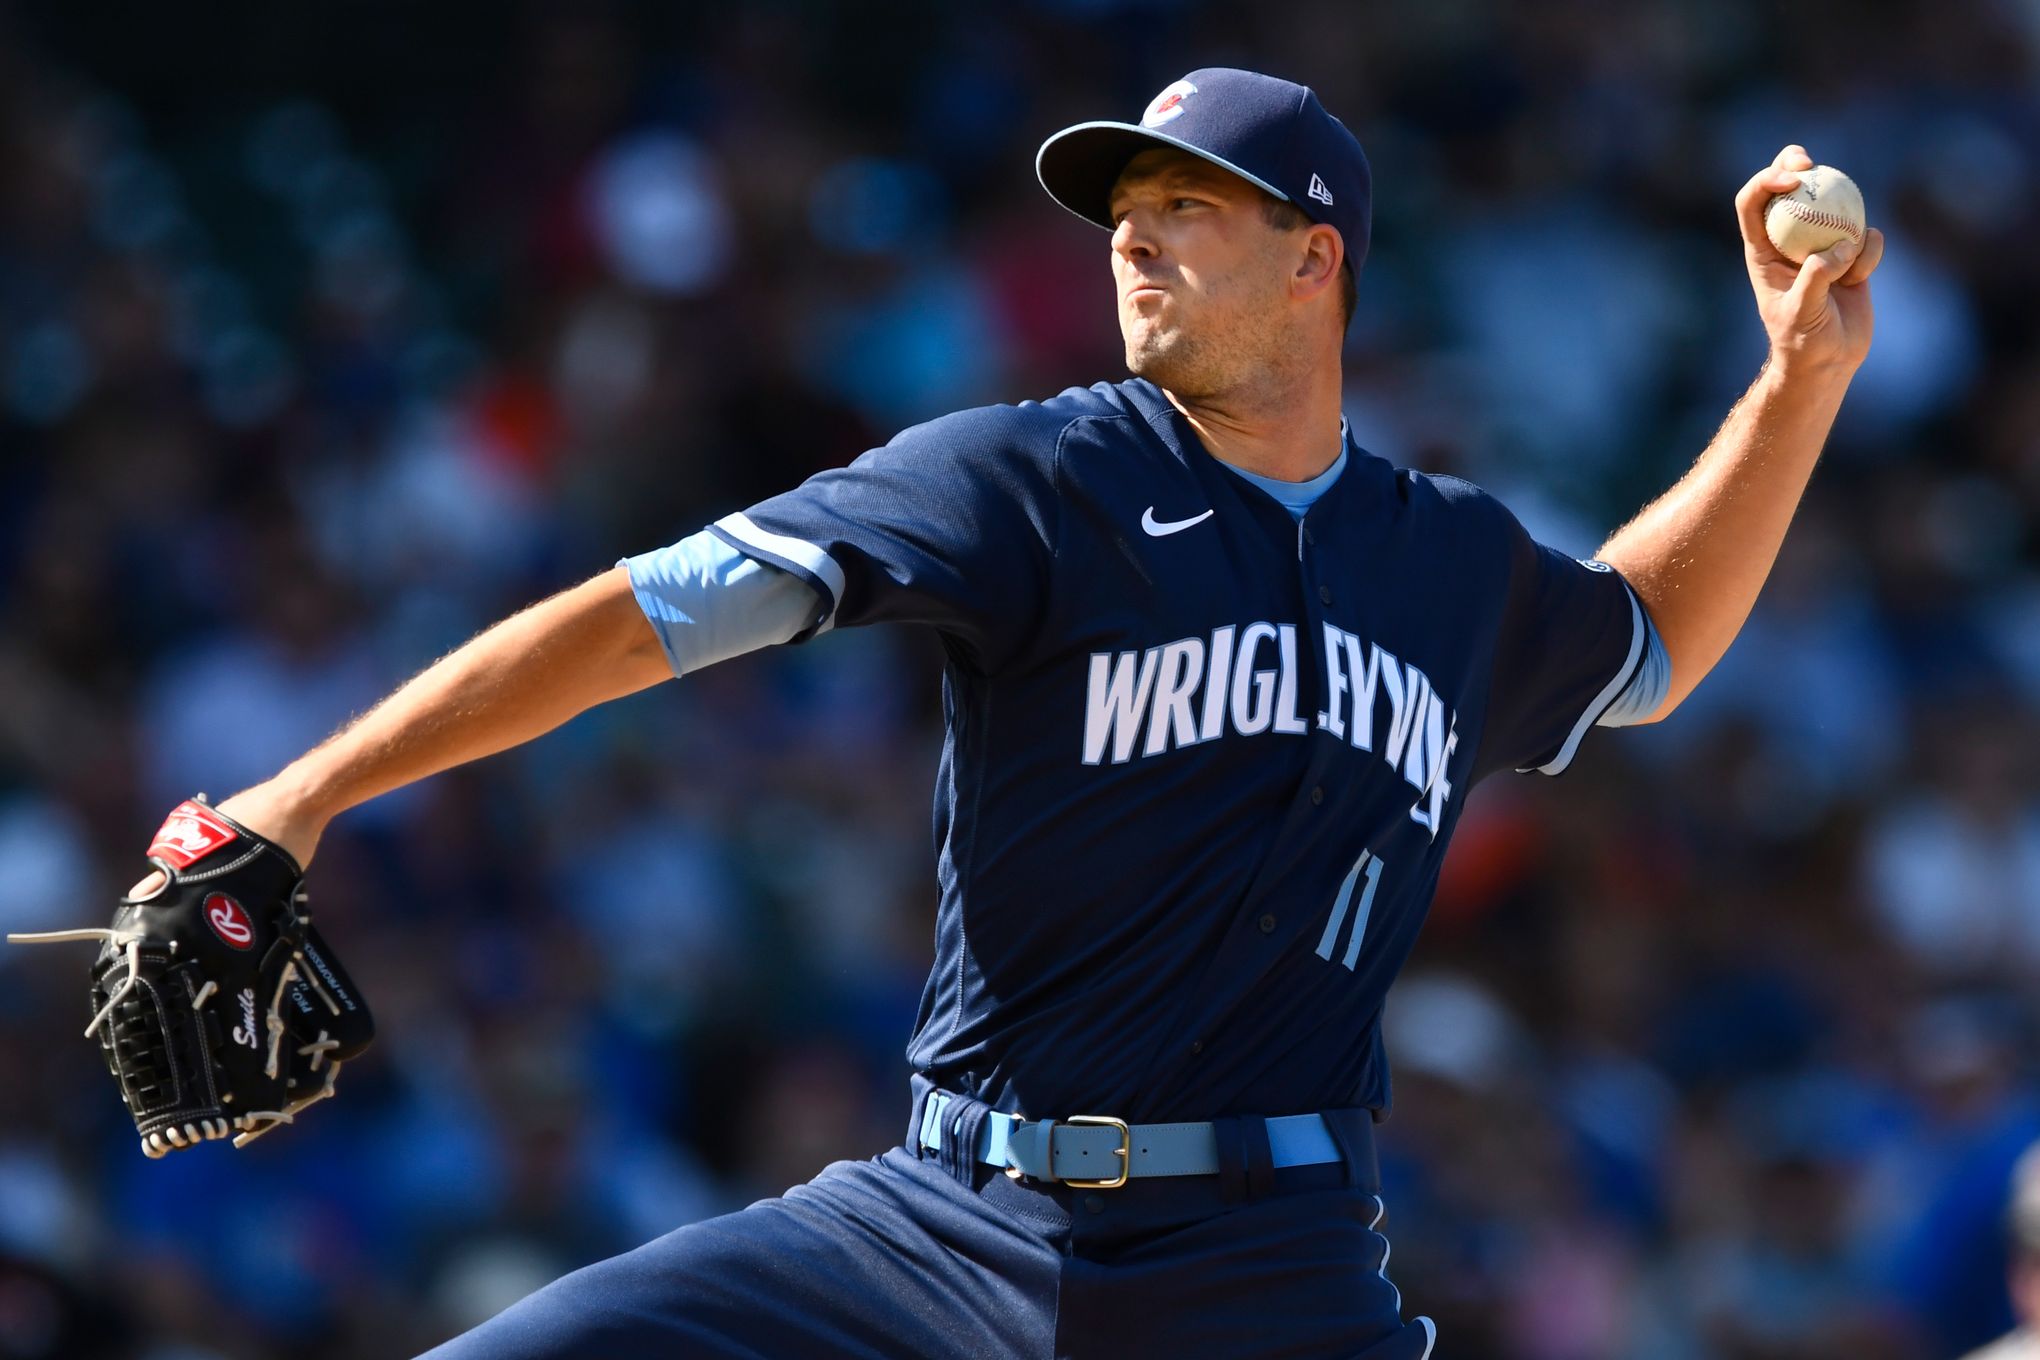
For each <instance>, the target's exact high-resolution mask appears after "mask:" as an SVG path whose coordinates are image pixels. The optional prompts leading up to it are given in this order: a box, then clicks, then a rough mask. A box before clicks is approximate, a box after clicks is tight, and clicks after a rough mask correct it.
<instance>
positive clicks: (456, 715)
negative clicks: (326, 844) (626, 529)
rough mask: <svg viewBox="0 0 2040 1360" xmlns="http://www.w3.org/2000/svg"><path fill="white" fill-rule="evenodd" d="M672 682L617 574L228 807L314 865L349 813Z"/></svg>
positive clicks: (455, 659)
mask: <svg viewBox="0 0 2040 1360" xmlns="http://www.w3.org/2000/svg"><path fill="white" fill-rule="evenodd" d="M672 675H673V670H672V668H671V666H670V664H669V663H668V661H667V657H666V653H665V651H664V649H663V648H662V647H661V645H660V642H659V638H658V635H657V634H656V633H655V632H654V631H653V629H652V626H651V624H650V623H649V622H648V621H647V619H646V617H645V613H644V611H643V609H641V608H640V607H639V605H638V602H637V600H636V598H635V597H634V595H633V592H632V589H631V581H630V575H629V573H628V572H627V571H626V570H625V569H624V568H623V567H620V566H618V567H613V568H611V569H610V570H608V571H605V572H603V573H602V574H601V575H599V576H596V577H593V578H591V579H590V580H587V581H584V582H582V583H581V584H580V585H577V586H574V587H572V588H571V589H568V590H563V591H561V592H560V593H559V594H557V595H554V596H551V597H550V598H548V599H545V600H541V601H540V602H539V603H537V604H534V605H532V606H531V607H530V608H528V609H525V610H523V611H521V612H519V613H517V614H513V615H512V616H511V617H509V618H507V619H505V620H503V621H502V622H501V623H498V624H496V625H495V626H494V627H492V628H489V629H488V630H486V631H485V632H483V633H481V634H480V635H478V636H477V637H475V638H474V639H473V640H471V641H469V642H468V643H466V644H465V645H464V646H462V647H460V648H459V649H458V650H456V651H454V652H451V653H449V654H448V655H447V656H445V657H442V658H441V659H440V660H438V661H436V662H434V663H433V664H432V665H431V666H428V667H427V668H426V669H425V670H423V671H422V672H420V673H419V674H418V675H416V676H414V677H412V679H411V680H410V681H408V682H407V683H405V684H404V685H403V686H402V687H401V688H399V689H398V690H397V691H396V692H395V693H393V694H391V695H390V696H389V697H388V698H387V699H384V700H383V701H382V702H381V703H379V704H377V705H376V706H375V707H374V708H372V709H370V710H369V711H368V712H367V713H365V714H363V715H362V716H361V717H360V718H358V719H356V720H355V721H354V722H352V723H350V724H348V725H347V726H346V727H344V728H342V729H341V730H340V731H339V732H337V733H335V734H334V735H333V736H332V737H330V738H328V739H327V740H326V741H325V742H323V743H321V744H320V745H319V746H317V747H315V748H314V749H313V750H311V751H309V752H307V753H306V754H305V755H303V756H301V757H299V758H298V759H297V760H294V761H292V762H291V763H290V764H289V765H288V766H286V767H285V768H284V769H283V770H282V771H281V772H280V773H278V774H277V775H276V776H275V777H274V778H272V779H269V780H267V781H265V782H263V783H261V784H257V785H256V786H254V787H253V788H250V789H247V790H245V791H244V792H241V793H238V794H235V795H234V796H233V797H232V798H229V799H228V800H227V801H226V802H224V803H222V804H221V805H220V810H221V811H222V812H224V813H226V814H227V815H228V816H229V817H232V818H233V819H234V820H236V821H238V822H241V823H242V824H243V825H245V826H248V827H250V828H252V829H254V830H256V831H259V832H261V833H262V834H264V835H266V836H268V837H269V838H270V839H272V840H274V841H276V842H277V843H278V844H280V845H282V846H283V847H284V848H285V849H286V850H288V851H290V852H291V854H293V855H295V856H296V857H297V860H298V863H299V864H300V865H305V864H309V863H310V861H311V858H312V852H313V850H314V849H315V848H316V847H317V845H318V842H319V836H320V835H321V833H323V832H324V830H325V828H326V824H327V823H328V822H330V821H331V820H332V819H333V818H334V817H336V816H338V815H339V814H340V813H342V812H344V811H346V810H347V809H348V808H351V807H354V806H355V805H357V804H359V803H364V802H367V801H368V800H369V799H371V798H374V797H375V796H377V795H378V794H383V793H388V792H389V791H390V790H392V789H396V788H401V787H402V786H404V785H406V784H410V783H413V782H415V781H417V780H420V779H423V778H425V777H426V776H427V775H432V774H437V773H438V772H439V771H441V770H445V769H450V768H451V767H453V766H455V765H460V764H464V763H466V762H467V761H470V760H478V759H480V758H481V757H483V756H487V755H493V754H495V753H496V752H498V751H503V750H507V749H509V748H510V747H512V746H516V745H518V744H520V743H522V742H526V741H530V740H531V739H532V738H533V737H537V736H541V735H543V734H544V733H547V732H550V731H551V730H552V729H553V728H555V727H558V726H559V725H560V724H561V723H563V722H565V721H566V720H567V719H569V718H571V717H574V716H575V715H576V714H579V713H581V712H584V711H585V710H587V709H590V708H593V707H594V706H595V705H597V704H600V703H603V702H605V701H607V700H610V699H618V698H621V697H623V696H624V695H626V694H634V693H636V692H637V691H639V690H641V689H646V688H649V687H650V686H652V685H654V684H657V683H658V682H659V681H661V680H666V679H670V678H671V677H672Z"/></svg>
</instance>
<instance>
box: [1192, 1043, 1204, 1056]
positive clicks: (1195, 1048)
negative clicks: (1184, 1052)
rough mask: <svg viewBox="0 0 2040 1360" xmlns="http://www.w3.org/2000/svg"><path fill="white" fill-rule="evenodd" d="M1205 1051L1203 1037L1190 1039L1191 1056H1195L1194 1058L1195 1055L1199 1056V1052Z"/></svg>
mask: <svg viewBox="0 0 2040 1360" xmlns="http://www.w3.org/2000/svg"><path fill="white" fill-rule="evenodd" d="M1203 1051H1204V1041H1203V1040H1202V1039H1192V1040H1191V1041H1190V1056H1191V1057H1193V1058H1194V1057H1196V1056H1197V1055H1198V1054H1200V1053H1202V1052H1203Z"/></svg>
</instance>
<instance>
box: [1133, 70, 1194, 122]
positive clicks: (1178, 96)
mask: <svg viewBox="0 0 2040 1360" xmlns="http://www.w3.org/2000/svg"><path fill="white" fill-rule="evenodd" d="M1196 93H1197V87H1196V86H1195V85H1192V84H1191V83H1190V82H1189V81H1187V80H1178V81H1174V82H1172V83H1171V84H1170V85H1169V86H1168V87H1167V88H1165V89H1164V90H1163V91H1162V92H1161V93H1160V94H1158V95H1156V96H1155V97H1154V100H1153V102H1151V103H1150V104H1149V105H1148V106H1147V112H1146V113H1143V114H1142V115H1141V116H1140V125H1141V126H1142V127H1160V126H1161V125H1162V124H1164V123H1166V122H1168V121H1169V120H1170V119H1172V118H1179V117H1181V116H1182V113H1183V101H1184V100H1186V99H1188V98H1189V97H1190V96H1191V95H1193V94H1196Z"/></svg>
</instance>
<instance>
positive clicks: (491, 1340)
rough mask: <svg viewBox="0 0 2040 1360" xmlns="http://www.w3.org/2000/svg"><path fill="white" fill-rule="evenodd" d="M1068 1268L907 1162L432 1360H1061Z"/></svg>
mask: <svg viewBox="0 0 2040 1360" xmlns="http://www.w3.org/2000/svg"><path fill="white" fill-rule="evenodd" d="M1059 1264H1060V1260H1059V1257H1058V1255H1057V1253H1056V1252H1055V1251H1053V1250H1052V1249H1051V1248H1050V1247H1049V1246H1048V1245H1047V1244H1046V1243H1045V1242H1044V1241H1043V1240H1042V1239H1041V1238H1040V1236H1039V1235H1038V1234H1036V1233H1035V1232H1033V1231H1032V1230H1030V1229H1027V1228H1025V1227H1024V1226H1022V1225H1020V1224H1018V1223H1016V1222H1015V1221H1014V1220H1012V1219H1010V1218H1009V1217H1007V1216H1006V1215H1004V1214H1002V1213H1000V1212H998V1211H996V1210H993V1209H992V1208H991V1207H990V1206H988V1205H985V1204H983V1203H982V1202H981V1201H980V1200H978V1199H977V1197H976V1196H974V1195H972V1194H971V1193H970V1192H969V1191H968V1190H966V1189H965V1188H964V1187H962V1186H960V1185H957V1184H956V1183H955V1182H954V1181H951V1180H949V1179H948V1178H947V1177H945V1176H943V1175H942V1173H941V1172H940V1171H939V1170H936V1169H935V1168H933V1167H925V1166H922V1165H921V1164H920V1163H918V1162H915V1161H914V1160H913V1159H912V1158H910V1157H906V1156H905V1155H904V1154H902V1153H893V1154H888V1156H887V1157H886V1158H882V1159H879V1160H875V1161H870V1162H839V1163H837V1164H836V1165H834V1166H832V1167H830V1168H829V1169H828V1170H826V1171H824V1172H823V1173H822V1174H821V1175H820V1176H817V1177H816V1178H815V1179H814V1180H813V1181H811V1182H809V1183H808V1184H807V1185H803V1186H797V1187H795V1188H794V1189H793V1190H791V1191H789V1192H788V1193H787V1194H786V1195H785V1196H784V1197H782V1198H780V1199H772V1200H764V1201H761V1202H760V1203H757V1204H754V1205H752V1206H751V1207H750V1208H748V1209H745V1210H742V1211H741V1212H739V1213H734V1214H727V1215H725V1216H723V1217H721V1218H716V1219H710V1220H708V1221H706V1222H703V1223H697V1224H694V1225H692V1226H690V1227H686V1228H681V1229H679V1230H678V1231H676V1232H671V1233H668V1234H667V1235H666V1236H664V1237H661V1238H659V1239H658V1240H656V1241H653V1242H650V1243H647V1244H646V1245H644V1246H642V1247H639V1248H638V1249H637V1250H636V1251H632V1252H627V1253H625V1254H624V1255H622V1256H617V1257H614V1258H612V1259H610V1260H607V1261H601V1262H598V1263H597V1264H595V1265H592V1266H589V1267H587V1268H586V1269H583V1270H578V1271H576V1272H574V1273H573V1274H571V1275H568V1276H566V1277H565V1278H563V1279H560V1280H558V1281H555V1282H554V1283H553V1284H550V1285H548V1286H546V1287H545V1288H544V1289H541V1290H539V1291H538V1292H537V1293H535V1294H533V1295H531V1296H530V1297H529V1298H526V1299H524V1300H522V1301H521V1302H519V1303H517V1304H514V1305H513V1306H511V1307H510V1308H508V1309H507V1310H505V1311H504V1312H503V1313H501V1314H499V1315H498V1316H496V1317H495V1318H493V1319H491V1320H490V1321H488V1322H486V1323H483V1324H482V1325H481V1326H480V1327H477V1328H476V1329H475V1330H473V1331H471V1332H468V1333H466V1334H465V1335H462V1336H459V1337H456V1338H455V1339H454V1340H452V1341H449V1342H448V1343H446V1344H445V1345H444V1346H441V1347H440V1348H438V1349H437V1350H434V1351H431V1352H429V1354H428V1356H427V1357H425V1358H424V1360H584V1358H585V1360H655V1358H656V1360H670V1358H671V1357H682V1356H684V1357H694V1356H702V1357H731V1358H732V1360H734V1358H736V1357H757V1358H758V1360H766V1358H767V1357H770V1358H771V1360H778V1357H783V1356H803V1357H818V1358H819V1357H871V1360H894V1358H895V1357H901V1356H916V1357H928V1358H929V1360H947V1358H948V1357H952V1356H953V1357H959V1358H961V1357H975V1356H983V1355H1041V1356H1046V1355H1047V1354H1048V1353H1049V1352H1048V1345H1049V1339H1050V1337H1051V1336H1052V1334H1053V1329H1054V1311H1055V1291H1056V1271H1057V1267H1058V1265H1059Z"/></svg>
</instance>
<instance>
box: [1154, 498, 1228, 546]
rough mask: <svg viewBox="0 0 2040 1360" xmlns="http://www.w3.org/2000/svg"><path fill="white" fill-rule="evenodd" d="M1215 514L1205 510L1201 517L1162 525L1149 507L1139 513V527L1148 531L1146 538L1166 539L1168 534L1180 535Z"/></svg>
mask: <svg viewBox="0 0 2040 1360" xmlns="http://www.w3.org/2000/svg"><path fill="white" fill-rule="evenodd" d="M1216 513H1217V511H1215V510H1206V511H1205V512H1204V513H1203V514H1201V515H1192V516H1191V517H1190V518H1189V519H1179V520H1174V521H1171V522H1170V523H1168V524H1164V523H1162V522H1161V521H1160V520H1158V519H1156V518H1155V508H1154V507H1153V506H1152V505H1150V506H1149V507H1148V508H1147V509H1146V510H1144V511H1142V512H1141V516H1140V527H1141V528H1143V529H1145V530H1147V531H1148V537H1150V538H1167V537H1168V536H1169V535H1170V534H1180V533H1182V532H1183V531H1184V530H1185V529H1188V528H1189V527H1191V526H1192V525H1194V524H1202V523H1204V521H1206V520H1208V519H1210V518H1211V517H1212V516H1213V515H1214V514H1216Z"/></svg>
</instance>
